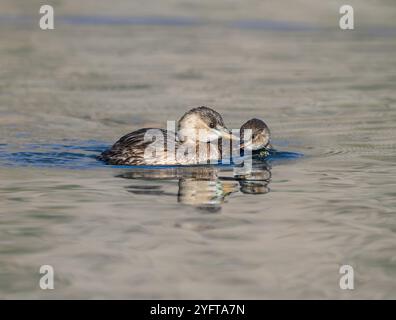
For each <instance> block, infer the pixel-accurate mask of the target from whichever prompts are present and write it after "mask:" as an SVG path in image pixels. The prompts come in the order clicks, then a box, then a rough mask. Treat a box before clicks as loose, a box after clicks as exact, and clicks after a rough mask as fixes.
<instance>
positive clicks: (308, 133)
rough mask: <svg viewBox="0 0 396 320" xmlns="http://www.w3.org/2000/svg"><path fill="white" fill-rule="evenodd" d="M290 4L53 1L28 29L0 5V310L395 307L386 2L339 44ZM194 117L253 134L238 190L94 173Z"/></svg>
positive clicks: (390, 49) (132, 173)
mask: <svg viewBox="0 0 396 320" xmlns="http://www.w3.org/2000/svg"><path fill="white" fill-rule="evenodd" d="M305 2H306V3H307V4H310V5H311V4H312V7H305V9H304V8H303V9H304V10H303V9H301V8H300V9H301V10H302V11H301V10H299V9H298V8H296V9H295V10H296V11H295V17H291V16H290V15H291V13H288V15H287V17H285V18H284V19H282V18H281V17H282V15H281V12H285V11H282V10H281V11H276V8H280V9H282V8H281V7H279V6H281V5H274V6H275V9H271V10H269V11H268V12H267V11H266V10H264V8H263V7H261V6H260V5H259V4H258V3H259V2H256V1H253V2H252V3H253V4H249V5H248V6H246V7H243V8H242V7H239V5H237V4H236V3H233V4H232V5H230V4H229V2H228V1H227V3H225V2H220V3H221V5H220V4H216V5H215V4H212V3H209V2H207V1H203V2H202V3H201V6H198V5H197V4H196V3H195V2H194V3H193V2H189V1H187V2H183V3H182V2H178V1H169V3H168V4H169V6H167V7H159V8H154V7H152V6H151V5H150V4H145V5H142V4H140V6H137V5H136V6H135V5H134V4H132V3H133V2H130V1H119V3H120V5H119V7H117V6H116V7H110V6H109V5H108V4H107V5H106V4H105V3H104V2H103V3H102V2H99V3H98V5H97V6H96V4H95V5H94V4H93V3H92V2H91V1H87V2H86V4H84V5H82V4H81V8H80V7H78V5H76V4H71V2H65V1H58V4H57V6H58V7H57V8H58V9H56V10H57V11H56V14H57V15H58V19H59V20H57V21H58V23H56V29H55V30H54V31H45V32H44V31H40V30H39V29H38V28H37V21H36V20H35V19H36V18H35V17H36V12H37V11H38V9H37V8H38V3H39V2H36V1H31V2H30V3H29V4H26V3H24V2H15V1H6V4H4V5H2V6H4V7H3V8H2V9H3V10H2V11H1V12H2V14H1V16H0V25H1V28H0V65H1V68H0V298H56V299H59V298H186V299H195V298H344V299H345V298H351V299H354V298H396V282H395V280H394V279H395V278H396V255H395V252H396V215H395V214H396V212H395V206H396V183H395V177H396V166H395V160H396V145H395V137H396V134H395V123H396V73H395V69H394V66H395V62H396V55H395V54H394V52H395V49H396V42H395V41H394V35H395V30H396V25H394V22H393V21H395V20H392V19H391V17H392V12H393V11H394V10H395V6H394V5H392V4H390V2H387V1H383V7H382V9H378V8H377V9H375V10H374V9H373V10H371V9H372V8H371V7H370V5H369V4H368V2H367V3H366V4H365V5H363V4H362V5H361V7H358V9H360V12H361V14H362V15H364V13H366V15H365V16H364V17H368V18H370V19H371V20H370V19H369V20H367V21H369V22H370V21H371V23H369V22H367V23H365V22H364V21H366V20H364V19H363V18H360V20H359V19H356V21H359V25H358V22H356V23H357V28H356V30H354V31H353V32H342V31H339V29H338V22H337V23H335V24H334V25H333V24H332V22H331V21H332V19H333V15H332V13H331V11H327V10H328V9H329V8H330V9H331V8H332V7H318V5H316V6H315V5H313V2H311V1H308V0H307V1H305ZM363 2H364V1H363ZM363 2H360V3H363ZM307 8H310V10H314V11H315V12H316V13H318V14H319V16H320V14H321V15H322V19H323V21H322V20H321V19H319V18H317V19H315V15H313V14H312V12H311V11H309V10H308V9H307ZM80 9H81V10H80ZM307 10H308V11H309V12H307ZM334 10H335V11H334V12H335V14H336V13H337V12H338V11H337V8H336V9H334ZM355 10H356V8H355ZM381 10H382V11H381ZM392 10H393V11H392ZM358 11H359V10H358ZM274 12H275V13H277V14H275V13H274ZM287 12H289V11H287ZM293 12H294V11H293ZM368 12H369V13H371V15H367V13H368ZM8 13H9V14H8ZM309 14H310V18H308V15H309ZM381 17H382V18H381ZM386 18H388V20H386ZM289 20H290V21H289ZM286 21H288V22H286ZM200 105H209V106H213V107H214V108H215V109H216V110H217V111H219V112H220V113H221V114H222V115H223V117H224V120H225V122H226V124H227V126H228V127H229V128H239V127H240V125H241V124H242V123H243V122H245V121H246V120H247V119H250V118H252V117H258V118H262V119H264V120H265V122H266V123H267V124H268V125H269V126H270V128H271V130H272V135H273V139H274V143H273V144H274V147H275V148H276V149H277V153H276V154H273V155H272V156H271V157H270V158H269V159H267V161H262V162H260V163H257V164H256V165H255V167H254V170H253V173H252V174H251V175H250V176H249V177H245V176H243V175H238V174H235V172H234V171H233V169H232V168H230V167H222V166H220V167H210V168H179V167H176V168H161V169H159V168H156V169H150V168H127V167H122V168H117V167H114V166H105V165H104V164H102V163H101V162H99V161H97V160H96V158H95V157H96V155H97V154H99V153H100V152H101V151H102V150H104V149H105V148H106V147H108V146H109V145H110V144H111V143H112V142H114V141H115V140H116V139H118V138H119V137H120V136H121V135H123V134H125V133H127V132H130V131H132V130H134V129H137V128H140V127H145V126H158V127H166V121H167V120H177V119H178V118H179V117H180V116H181V115H182V114H183V113H184V112H185V111H186V110H188V109H189V108H190V107H192V106H200ZM301 155H304V156H301ZM44 264H49V265H52V266H53V267H54V269H55V290H47V291H43V290H41V289H40V287H39V285H38V281H39V278H40V275H39V268H40V266H41V265H44ZM344 264H349V265H352V266H353V267H354V271H355V289H354V290H353V291H343V290H341V289H340V288H339V278H340V274H339V272H338V271H339V267H340V265H344Z"/></svg>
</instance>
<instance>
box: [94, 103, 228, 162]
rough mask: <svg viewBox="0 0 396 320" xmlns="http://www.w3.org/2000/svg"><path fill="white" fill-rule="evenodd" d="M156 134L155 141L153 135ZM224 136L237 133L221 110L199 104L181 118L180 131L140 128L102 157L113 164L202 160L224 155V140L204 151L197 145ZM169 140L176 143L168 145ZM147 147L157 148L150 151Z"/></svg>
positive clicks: (122, 139)
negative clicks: (222, 142)
mask: <svg viewBox="0 0 396 320" xmlns="http://www.w3.org/2000/svg"><path fill="white" fill-rule="evenodd" d="M153 135H154V136H155V138H156V139H155V142H153V139H150V136H151V138H152V137H153ZM148 138H149V139H148ZM168 138H169V140H168ZM220 138H222V139H229V140H231V139H233V138H236V137H235V136H233V135H232V134H231V133H230V132H229V130H228V129H227V128H226V126H225V125H224V122H223V119H222V117H221V115H220V114H219V113H218V112H216V111H214V110H213V109H211V108H208V107H198V108H194V109H191V110H190V111H188V112H187V113H185V114H184V115H183V117H182V118H181V119H180V120H179V122H178V131H177V133H174V132H168V131H166V130H163V129H155V128H144V129H139V130H137V131H133V132H131V133H128V134H127V135H125V136H123V137H122V138H120V139H119V140H118V141H117V142H116V143H115V144H114V145H113V146H112V147H111V148H110V149H109V150H106V151H104V152H103V153H102V154H101V155H100V157H99V159H100V160H103V161H105V162H106V163H107V164H111V165H157V166H158V165H181V164H182V165H191V164H200V163H205V162H207V161H209V160H217V159H220V158H221V148H219V146H218V145H219V144H220V143H217V145H216V148H211V149H210V152H205V153H202V152H198V150H197V145H202V143H203V144H204V146H205V148H206V144H207V142H210V141H214V140H219V139H220ZM168 142H171V143H172V145H168ZM217 142H219V141H217ZM154 144H155V146H154V148H153V145H154ZM156 146H160V148H158V149H157V148H156ZM147 148H151V149H154V150H155V151H154V150H153V152H151V153H148V152H146V149H147ZM185 155H186V156H185Z"/></svg>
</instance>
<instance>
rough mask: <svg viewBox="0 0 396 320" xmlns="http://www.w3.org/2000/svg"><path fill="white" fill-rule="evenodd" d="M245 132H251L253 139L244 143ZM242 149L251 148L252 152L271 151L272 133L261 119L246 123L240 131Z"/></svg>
mask: <svg viewBox="0 0 396 320" xmlns="http://www.w3.org/2000/svg"><path fill="white" fill-rule="evenodd" d="M245 130H251V139H250V140H249V139H248V141H244V135H245ZM240 139H241V148H242V149H247V148H249V149H250V150H252V151H256V150H261V149H271V148H272V146H271V144H270V140H271V133H270V130H269V128H268V126H267V125H266V124H265V123H264V121H262V120H260V119H256V118H253V119H250V120H249V121H246V122H245V123H244V124H243V125H242V127H241V129H240Z"/></svg>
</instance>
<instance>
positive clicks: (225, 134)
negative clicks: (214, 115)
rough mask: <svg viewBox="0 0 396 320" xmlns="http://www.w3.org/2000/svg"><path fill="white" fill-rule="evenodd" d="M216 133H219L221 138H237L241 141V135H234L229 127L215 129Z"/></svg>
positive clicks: (236, 139)
mask: <svg viewBox="0 0 396 320" xmlns="http://www.w3.org/2000/svg"><path fill="white" fill-rule="evenodd" d="M215 131H216V133H217V134H218V135H219V138H223V139H227V140H235V141H239V137H237V136H235V135H233V134H232V133H231V132H230V131H228V129H226V128H224V127H222V128H217V129H215Z"/></svg>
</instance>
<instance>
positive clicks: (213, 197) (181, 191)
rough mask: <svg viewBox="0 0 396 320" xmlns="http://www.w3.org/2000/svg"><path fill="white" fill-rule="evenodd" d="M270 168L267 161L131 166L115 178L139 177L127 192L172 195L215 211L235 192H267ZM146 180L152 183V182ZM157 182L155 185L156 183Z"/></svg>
mask: <svg viewBox="0 0 396 320" xmlns="http://www.w3.org/2000/svg"><path fill="white" fill-rule="evenodd" d="M270 170H271V168H270V166H269V164H268V163H265V162H260V163H253V165H252V166H251V167H250V168H247V167H244V166H239V167H233V168H231V167H221V166H191V167H173V168H159V169H154V168H152V169H151V168H150V169H146V168H145V169H140V168H139V169H131V170H128V171H125V172H123V173H121V174H119V175H117V177H119V178H124V179H132V180H141V181H142V182H143V181H144V183H142V184H133V185H130V186H127V187H126V189H127V190H128V192H131V193H133V194H141V195H152V196H172V197H176V198H177V201H178V202H179V203H182V204H185V205H190V206H194V207H196V208H198V209H201V210H203V211H205V212H212V213H213V212H218V211H220V210H221V205H222V204H223V203H224V202H225V199H226V198H227V197H228V196H229V195H231V194H233V193H237V192H242V193H244V194H266V193H268V192H269V191H270V189H269V187H268V185H269V183H270V180H271V171H270ZM147 181H152V182H156V184H155V185H149V184H147ZM172 181H178V191H177V192H171V191H168V190H169V182H172ZM158 183H159V184H158Z"/></svg>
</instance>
